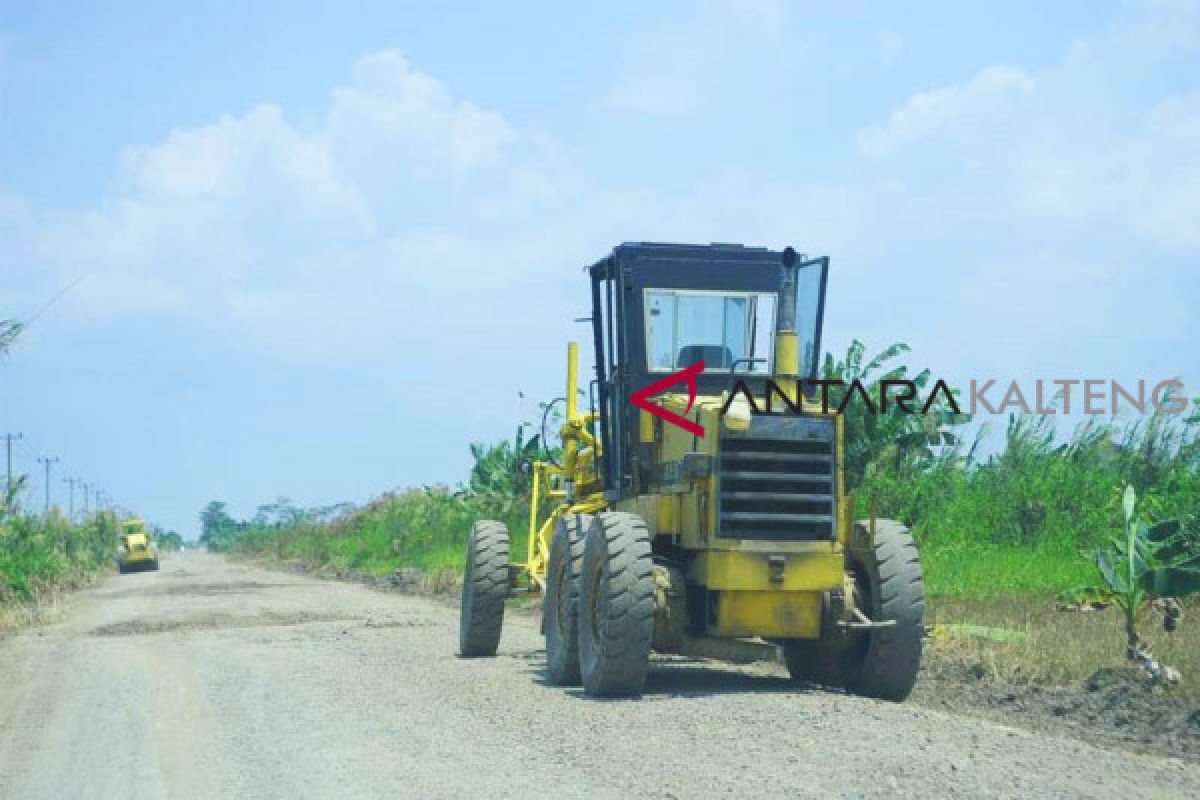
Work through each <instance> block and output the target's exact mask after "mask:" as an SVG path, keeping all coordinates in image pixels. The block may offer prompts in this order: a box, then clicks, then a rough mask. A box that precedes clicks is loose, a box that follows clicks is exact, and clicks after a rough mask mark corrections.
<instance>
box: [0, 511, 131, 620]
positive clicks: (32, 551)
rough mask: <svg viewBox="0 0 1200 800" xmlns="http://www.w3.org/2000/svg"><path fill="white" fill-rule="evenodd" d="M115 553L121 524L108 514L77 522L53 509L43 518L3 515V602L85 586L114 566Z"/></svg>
mask: <svg viewBox="0 0 1200 800" xmlns="http://www.w3.org/2000/svg"><path fill="white" fill-rule="evenodd" d="M116 552H117V520H116V517H115V516H114V515H113V514H111V513H109V512H101V513H96V514H92V515H89V516H88V518H87V519H86V520H85V521H84V522H82V523H78V524H76V523H72V522H70V521H68V520H67V519H66V518H65V517H64V516H63V515H62V514H59V513H56V512H54V511H52V512H51V513H50V514H49V515H47V516H44V517H43V516H36V515H33V514H22V513H16V512H3V513H0V604H10V603H28V602H33V601H36V600H37V599H38V598H39V597H40V596H41V595H43V594H45V593H47V592H50V591H53V590H55V589H60V588H75V587H78V586H81V585H83V584H85V583H86V582H87V581H89V580H90V579H91V578H92V577H93V576H94V575H95V574H96V573H98V572H99V571H101V570H104V569H107V568H111V566H112V564H113V561H114V558H115V554H116Z"/></svg>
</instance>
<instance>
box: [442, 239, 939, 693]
mask: <svg viewBox="0 0 1200 800" xmlns="http://www.w3.org/2000/svg"><path fill="white" fill-rule="evenodd" d="M828 269H829V259H828V258H815V259H810V258H805V257H804V256H801V255H799V254H797V253H796V252H795V251H794V250H793V249H792V248H786V249H785V250H783V251H782V252H778V251H771V250H768V249H765V248H755V247H743V246H740V245H707V246H698V245H670V244H645V243H627V244H623V245H620V246H618V247H616V248H615V249H614V250H613V252H612V253H611V255H609V256H608V257H606V258H604V259H602V260H600V261H599V262H597V263H595V264H594V265H592V266H591V267H590V268H589V269H588V273H589V275H590V277H591V305H592V315H591V323H592V347H593V349H594V357H595V377H594V379H592V380H591V381H590V383H589V384H588V387H587V390H586V391H585V390H584V388H583V387H581V386H580V383H579V372H578V346H577V345H576V344H575V343H573V342H572V343H570V344H568V346H567V386H566V395H565V398H563V400H565V410H564V412H563V420H562V426H561V439H562V446H561V448H554V449H553V450H547V454H546V457H545V458H544V459H543V460H539V461H537V462H534V463H533V464H532V465H530V468H531V470H532V507H531V515H530V516H531V518H530V528H529V543H528V552H527V553H526V554H525V560H524V561H523V562H519V563H510V558H509V532H508V530H507V529H506V528H505V526H504V525H503V524H502V523H500V522H496V521H491V520H483V521H478V522H476V523H475V524H474V526H473V527H472V529H471V532H470V535H469V539H468V544H467V557H466V569H465V575H464V578H463V590H462V612H461V618H460V629H459V637H460V641H459V650H460V653H461V655H463V656H467V657H476V656H492V655H495V653H496V650H497V647H498V644H499V641H500V632H501V627H502V624H503V617H504V604H505V599H506V598H507V597H508V596H510V595H511V594H514V593H518V592H538V593H541V594H542V595H543V596H544V601H543V630H544V633H545V636H546V662H547V663H546V671H547V678H548V679H549V680H550V682H552V683H555V684H561V685H569V684H576V683H579V682H582V684H583V686H584V688H585V690H586V691H587V692H588V693H590V694H593V695H601V696H633V695H639V694H641V692H642V691H643V688H644V685H645V680H646V674H647V671H648V669H649V659H650V653H651V651H652V650H656V651H659V652H666V653H682V654H690V655H697V656H710V657H726V655H725V654H734V653H736V652H737V650H738V648H739V646H744V647H752V646H758V647H760V648H761V647H762V646H763V645H764V643H771V644H776V645H779V646H780V647H782V649H783V654H784V656H785V660H786V662H787V666H788V669H789V671H790V673H791V675H792V677H793V679H795V680H796V681H798V682H804V683H819V684H825V685H832V686H838V687H843V688H845V689H846V690H848V691H850V692H854V693H857V694H862V695H867V696H872V697H878V698H883V699H887V700H896V701H899V700H903V699H904V698H906V697H907V696H908V694H909V692H910V691H911V689H912V686H913V683H914V681H915V679H916V674H917V669H918V666H919V663H920V657H921V637H922V633H923V629H922V622H923V613H924V597H923V588H922V578H921V567H920V562H919V560H918V557H917V549H916V546H915V544H914V542H913V539H912V537H911V536H910V535H909V532H908V531H907V530H906V529H905V528H904V527H903V526H902V525H900V524H899V523H896V522H893V521H890V520H883V519H878V520H876V519H871V520H868V521H856V520H855V519H854V512H853V508H852V504H851V502H850V500H849V498H848V497H847V494H846V491H845V486H844V480H843V468H842V459H843V454H844V452H845V442H844V440H843V436H844V434H843V425H842V418H841V417H840V416H838V415H837V414H836V413H834V411H832V410H830V409H828V408H825V407H824V405H823V403H822V402H819V401H818V398H817V396H816V393H815V392H814V391H813V390H812V388H813V386H814V385H815V384H813V383H812V381H814V380H815V379H816V378H817V369H818V358H819V354H820V337H821V327H822V316H823V313H824V298H825V285H826V278H827V274H828ZM585 398H586V399H588V400H589V401H590V402H589V403H588V408H587V410H584V409H582V408H581V402H580V401H581V399H585ZM651 398H653V399H651ZM543 443H544V442H543ZM555 456H556V458H555ZM730 657H732V656H730Z"/></svg>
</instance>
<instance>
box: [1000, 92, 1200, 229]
mask: <svg viewBox="0 0 1200 800" xmlns="http://www.w3.org/2000/svg"><path fill="white" fill-rule="evenodd" d="M1023 167H1024V169H1023V171H1022V180H1021V182H1020V184H1019V187H1018V188H1019V191H1020V192H1021V198H1022V200H1023V201H1024V203H1025V204H1026V206H1027V207H1028V208H1029V209H1030V210H1032V211H1034V212H1036V213H1039V214H1043V215H1046V216H1048V217H1050V218H1055V219H1060V220H1063V219H1066V220H1087V219H1095V218H1100V219H1105V218H1107V219H1110V220H1112V219H1115V220H1117V221H1119V222H1122V223H1124V224H1125V225H1127V226H1128V227H1129V228H1130V229H1131V230H1133V231H1134V232H1135V233H1137V234H1139V235H1141V236H1143V237H1145V238H1147V239H1151V240H1154V241H1157V242H1160V243H1163V244H1167V245H1175V246H1180V245H1196V244H1200V188H1197V187H1200V93H1198V94H1193V95H1190V96H1186V97H1176V98H1171V99H1169V100H1167V101H1165V102H1163V103H1161V104H1160V105H1158V106H1157V107H1155V108H1154V109H1153V110H1152V111H1151V112H1150V113H1149V114H1148V115H1147V116H1146V117H1145V119H1144V121H1143V123H1142V125H1141V126H1140V127H1139V129H1138V130H1136V131H1135V132H1133V133H1132V134H1131V135H1130V136H1129V137H1127V138H1124V139H1101V140H1099V141H1094V140H1093V141H1088V140H1079V139H1076V140H1075V141H1073V142H1071V143H1069V144H1068V143H1065V142H1057V143H1053V144H1047V145H1045V146H1043V147H1041V148H1038V149H1036V150H1035V151H1034V152H1031V153H1029V154H1027V159H1026V161H1025V163H1024V165H1023Z"/></svg>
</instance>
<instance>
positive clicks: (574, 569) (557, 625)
mask: <svg viewBox="0 0 1200 800" xmlns="http://www.w3.org/2000/svg"><path fill="white" fill-rule="evenodd" d="M591 524H592V517H591V515H590V514H564V515H563V516H562V517H560V518H559V520H558V523H557V524H556V525H555V526H554V539H553V540H552V541H551V543H550V563H549V565H548V566H547V570H546V597H545V602H543V603H542V628H543V630H544V631H545V632H546V679H547V680H548V681H549V682H550V683H552V684H555V685H557V686H574V685H577V684H578V683H579V682H580V680H581V674H580V669H579V576H580V570H581V566H582V562H583V549H584V540H585V538H586V537H587V532H588V528H589V527H590V526H591Z"/></svg>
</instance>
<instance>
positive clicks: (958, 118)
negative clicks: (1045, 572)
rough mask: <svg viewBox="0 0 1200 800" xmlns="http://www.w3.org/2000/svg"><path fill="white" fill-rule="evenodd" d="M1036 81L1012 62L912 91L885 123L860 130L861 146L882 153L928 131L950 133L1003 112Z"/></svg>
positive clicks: (869, 152) (930, 133)
mask: <svg viewBox="0 0 1200 800" xmlns="http://www.w3.org/2000/svg"><path fill="white" fill-rule="evenodd" d="M1036 86H1037V84H1036V82H1035V81H1034V79H1033V77H1032V76H1031V75H1030V74H1029V73H1028V72H1026V71H1024V70H1022V69H1018V68H1017V67H1011V66H1003V65H1001V66H992V67H988V68H986V69H984V70H982V71H980V72H979V73H977V74H976V75H975V76H974V77H972V78H971V79H970V80H969V81H967V82H966V83H964V84H961V85H957V86H947V87H943V88H940V89H933V90H931V91H928V92H922V93H920V94H916V95H913V96H912V97H911V98H910V99H909V100H908V101H907V102H906V103H905V104H904V105H903V106H901V107H900V108H898V109H896V110H895V111H893V112H892V114H891V116H890V117H889V118H888V121H887V123H886V124H885V125H882V126H879V127H873V128H868V129H866V130H864V131H861V132H860V133H859V138H858V142H859V149H860V150H861V151H862V152H863V153H864V154H866V155H869V156H886V155H890V154H892V153H893V152H895V151H897V150H899V149H901V148H903V147H905V146H907V145H911V144H914V143H916V142H920V141H922V140H924V139H928V138H930V137H932V136H935V135H937V136H947V135H954V133H955V132H956V131H964V130H970V129H971V128H973V127H974V126H976V125H979V124H980V123H981V122H986V121H987V120H988V119H990V118H995V117H996V116H999V115H1002V114H1003V112H1004V111H1005V104H1006V103H1007V101H1009V100H1010V99H1011V98H1013V97H1019V96H1022V95H1029V94H1032V93H1033V92H1034V91H1035V89H1036Z"/></svg>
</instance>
